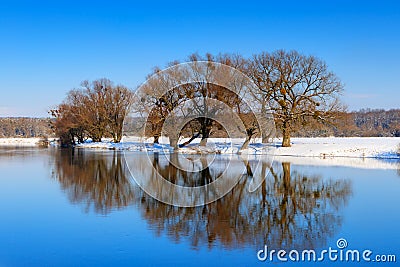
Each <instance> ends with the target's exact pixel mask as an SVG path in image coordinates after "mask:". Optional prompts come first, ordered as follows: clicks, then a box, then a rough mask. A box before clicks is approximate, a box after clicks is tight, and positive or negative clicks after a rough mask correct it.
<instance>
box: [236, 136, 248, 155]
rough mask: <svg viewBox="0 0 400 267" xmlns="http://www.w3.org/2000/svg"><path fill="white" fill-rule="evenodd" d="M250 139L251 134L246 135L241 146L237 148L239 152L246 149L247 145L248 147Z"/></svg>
mask: <svg viewBox="0 0 400 267" xmlns="http://www.w3.org/2000/svg"><path fill="white" fill-rule="evenodd" d="M250 140H251V136H247V137H246V140H245V141H244V143H243V145H242V147H241V148H240V149H239V153H240V152H241V151H242V150H245V149H247V147H248V146H249V144H250Z"/></svg>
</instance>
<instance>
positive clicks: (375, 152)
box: [77, 137, 400, 159]
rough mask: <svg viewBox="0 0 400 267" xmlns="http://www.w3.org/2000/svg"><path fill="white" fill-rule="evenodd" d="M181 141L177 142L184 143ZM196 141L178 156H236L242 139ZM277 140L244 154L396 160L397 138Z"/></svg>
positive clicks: (132, 143) (133, 145)
mask: <svg viewBox="0 0 400 267" xmlns="http://www.w3.org/2000/svg"><path fill="white" fill-rule="evenodd" d="M184 141H185V140H182V141H181V142H184ZM199 142H200V139H196V140H194V141H193V142H192V143H191V144H190V145H189V146H187V147H184V148H180V149H179V150H178V151H179V152H180V153H188V154H190V153H193V154H195V153H200V152H216V153H220V154H235V153H238V151H239V149H240V147H241V144H242V142H243V140H240V139H232V140H231V139H228V138H210V139H209V141H208V145H207V148H205V149H200V148H199V146H198V144H199ZM280 144H281V140H279V139H276V140H275V141H274V142H273V143H270V144H267V145H264V144H261V143H260V140H253V142H252V143H251V144H250V145H249V148H248V149H247V150H246V151H244V153H246V154H269V153H273V154H274V155H275V156H292V157H318V158H336V157H346V158H381V159H400V154H399V151H398V150H399V145H400V138H398V137H344V138H340V137H327V138H323V137H318V138H292V146H291V147H281V146H280ZM77 147H78V148H96V149H113V150H131V151H145V150H147V151H159V152H162V151H165V150H169V149H171V147H169V145H168V140H166V139H161V140H160V144H155V145H153V144H152V143H151V140H141V139H140V138H138V137H125V138H124V139H123V140H122V142H121V143H118V144H115V143H112V142H109V141H104V142H101V143H92V142H87V143H84V144H79V145H77Z"/></svg>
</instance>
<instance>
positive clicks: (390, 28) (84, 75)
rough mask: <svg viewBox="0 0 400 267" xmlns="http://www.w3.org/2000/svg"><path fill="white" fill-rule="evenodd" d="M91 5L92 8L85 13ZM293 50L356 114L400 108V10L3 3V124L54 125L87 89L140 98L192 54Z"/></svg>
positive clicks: (281, 4) (323, 5) (293, 4)
mask: <svg viewBox="0 0 400 267" xmlns="http://www.w3.org/2000/svg"><path fill="white" fill-rule="evenodd" d="M83 2H84V3H83ZM277 49H286V50H291V49H295V50H298V51H299V52H301V53H304V54H307V55H315V56H318V57H320V58H321V59H323V60H324V61H326V63H327V64H328V66H329V68H330V69H331V70H332V71H334V72H335V73H336V74H337V75H338V76H339V77H340V78H341V79H342V81H343V82H344V83H345V94H344V96H343V100H344V102H345V103H346V104H347V105H348V107H349V109H350V110H356V109H359V108H368V107H370V108H385V109H389V108H400V104H399V100H400V82H398V81H399V77H400V4H399V3H397V1H385V0H381V1H241V2H235V1H226V2H224V1H181V2H179V1H175V2H172V1H160V2H157V1H140V2H134V1H107V2H106V1H12V0H8V1H0V90H1V94H0V116H31V117H32V116H33V117H35V116H40V117H44V116H47V110H48V109H50V108H52V107H54V106H56V105H57V104H59V103H60V102H61V101H62V100H63V99H64V97H65V96H66V93H67V92H68V91H69V90H70V89H72V88H74V87H78V86H79V84H80V83H81V81H82V80H86V79H89V80H93V79H97V78H102V77H107V78H109V79H111V80H113V81H114V82H116V83H122V84H124V85H126V86H128V87H131V88H135V87H136V86H137V85H140V84H141V83H142V82H144V81H145V77H146V75H147V74H149V73H150V72H151V70H152V68H153V67H155V66H161V67H162V66H164V65H165V64H166V63H167V62H169V61H172V60H176V59H177V60H184V59H185V58H186V57H187V56H188V55H189V54H191V53H193V52H198V53H201V54H203V53H206V52H210V53H213V54H218V53H220V52H223V53H225V52H226V53H240V54H242V55H244V56H251V55H253V54H256V53H259V52H261V51H274V50H277Z"/></svg>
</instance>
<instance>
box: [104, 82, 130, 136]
mask: <svg viewBox="0 0 400 267" xmlns="http://www.w3.org/2000/svg"><path fill="white" fill-rule="evenodd" d="M132 101H133V93H132V91H130V90H129V89H128V88H126V87H125V86H122V85H117V86H115V87H112V89H111V90H108V91H107V92H106V101H105V102H106V111H107V119H108V123H107V125H108V127H107V128H108V131H109V132H110V134H111V136H112V137H113V142H115V143H119V142H120V141H121V139H122V129H123V123H124V120H125V117H126V116H127V115H128V113H129V111H130V108H131V105H132Z"/></svg>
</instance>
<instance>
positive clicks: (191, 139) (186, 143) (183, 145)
mask: <svg viewBox="0 0 400 267" xmlns="http://www.w3.org/2000/svg"><path fill="white" fill-rule="evenodd" d="M199 135H200V133H197V134H194V135H192V137H191V138H190V139H189V140H188V141H186V142H184V143H183V144H181V145H179V147H185V146H187V145H188V144H190V143H191V142H192V141H193V140H194V139H196V138H197V137H199Z"/></svg>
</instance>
